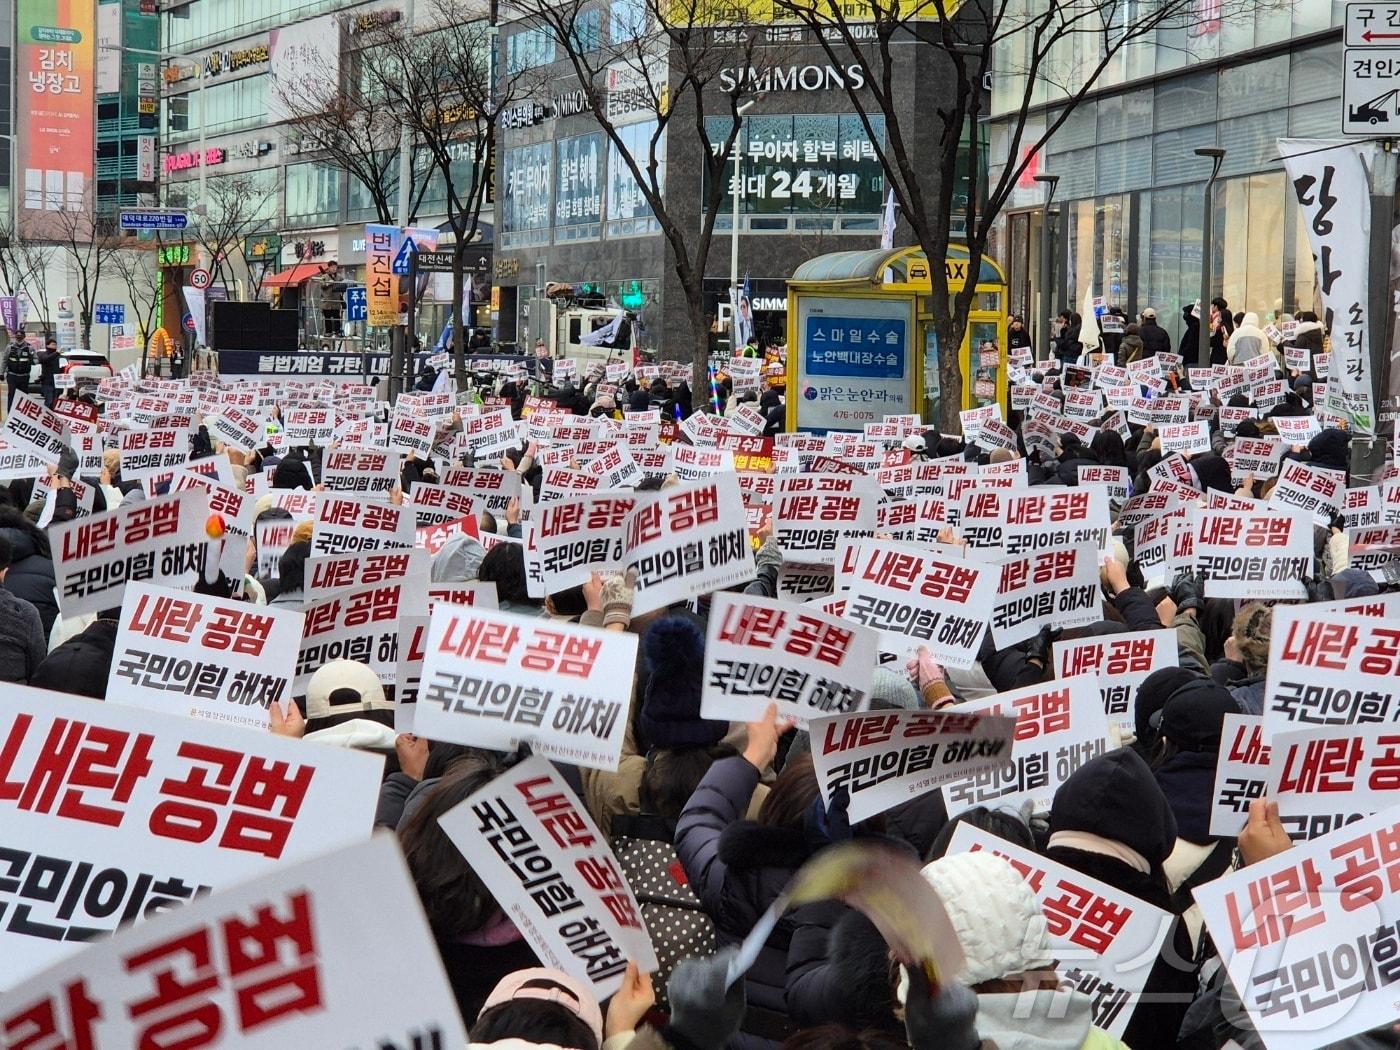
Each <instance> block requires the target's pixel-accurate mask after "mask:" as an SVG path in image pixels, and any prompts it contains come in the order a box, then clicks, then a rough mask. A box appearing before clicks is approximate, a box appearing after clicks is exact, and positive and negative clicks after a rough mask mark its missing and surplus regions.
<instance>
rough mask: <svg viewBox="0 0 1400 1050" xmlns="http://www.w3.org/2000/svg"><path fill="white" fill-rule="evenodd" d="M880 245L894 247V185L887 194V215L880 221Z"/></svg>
mask: <svg viewBox="0 0 1400 1050" xmlns="http://www.w3.org/2000/svg"><path fill="white" fill-rule="evenodd" d="M880 247H881V248H893V247H894V187H893V186H891V187H890V189H889V191H888V192H887V193H886V194H885V217H884V219H883V220H882V221H881V223H880Z"/></svg>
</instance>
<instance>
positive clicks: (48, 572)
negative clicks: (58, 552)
mask: <svg viewBox="0 0 1400 1050" xmlns="http://www.w3.org/2000/svg"><path fill="white" fill-rule="evenodd" d="M0 536H3V537H4V538H5V539H7V540H9V541H10V546H12V547H13V548H14V552H15V553H14V561H12V562H11V563H10V571H9V573H8V574H7V575H6V576H5V580H4V582H3V584H0V586H3V587H4V588H5V590H7V591H9V592H10V593H11V594H13V595H14V596H15V597H16V598H23V599H24V600H25V601H27V602H28V603H29V604H30V605H32V606H34V608H35V609H36V610H38V613H39V622H40V624H41V625H42V626H43V629H44V637H45V638H48V637H49V635H50V633H51V632H52V631H53V624H54V621H55V620H56V619H58V599H57V598H56V597H55V595H54V584H55V576H54V567H53V553H52V550H51V548H50V546H49V537H48V534H47V533H45V532H44V530H43V529H41V528H39V527H38V526H37V525H34V524H32V523H31V522H30V521H29V520H28V519H26V518H25V517H24V515H23V514H21V513H20V512H19V511H17V510H15V509H14V508H13V507H9V506H0Z"/></svg>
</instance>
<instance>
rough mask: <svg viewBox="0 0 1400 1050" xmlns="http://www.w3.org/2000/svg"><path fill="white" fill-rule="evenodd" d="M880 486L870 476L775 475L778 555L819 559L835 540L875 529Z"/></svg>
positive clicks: (810, 560)
mask: <svg viewBox="0 0 1400 1050" xmlns="http://www.w3.org/2000/svg"><path fill="white" fill-rule="evenodd" d="M879 502H880V486H879V484H878V482H877V481H876V479H875V478H873V477H862V476H855V475H849V476H848V475H840V474H797V475H792V476H787V477H781V478H779V479H778V483H777V491H776V494H775V497H774V503H773V537H774V539H776V540H777V542H778V546H779V548H781V549H782V551H783V556H784V558H789V559H791V560H793V561H801V562H808V563H816V564H824V563H827V562H830V561H831V560H832V558H833V557H834V556H835V553H836V544H837V541H839V540H842V539H849V538H851V537H853V536H868V535H871V534H872V533H873V532H874V530H875V518H876V512H877V507H878V504H879Z"/></svg>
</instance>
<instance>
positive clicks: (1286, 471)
mask: <svg viewBox="0 0 1400 1050" xmlns="http://www.w3.org/2000/svg"><path fill="white" fill-rule="evenodd" d="M1346 487H1347V477H1346V473H1345V472H1344V471H1340V470H1328V469H1326V468H1325V467H1319V466H1315V465H1314V464H1311V463H1299V462H1297V461H1294V460H1290V461H1289V462H1287V463H1285V464H1284V465H1283V470H1282V471H1281V472H1280V474H1279V480H1278V484H1277V485H1275V486H1274V491H1273V492H1272V493H1271V494H1270V495H1269V506H1270V507H1271V508H1276V509H1280V510H1282V509H1290V510H1299V511H1303V512H1304V513H1306V514H1310V515H1312V519H1313V520H1314V521H1316V522H1318V523H1319V524H1322V525H1326V524H1327V523H1328V521H1330V520H1331V517H1332V515H1333V514H1335V513H1337V512H1339V511H1340V510H1341V509H1342V496H1343V493H1345V492H1346Z"/></svg>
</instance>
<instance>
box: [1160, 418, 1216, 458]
mask: <svg viewBox="0 0 1400 1050" xmlns="http://www.w3.org/2000/svg"><path fill="white" fill-rule="evenodd" d="M1157 435H1158V437H1160V438H1161V439H1162V452H1163V453H1165V454H1168V455H1170V454H1171V453H1173V452H1180V453H1181V454H1182V455H1183V456H1194V455H1196V454H1198V453H1203V452H1209V451H1210V423H1208V422H1207V421H1206V420H1204V419H1198V420H1196V421H1195V422H1192V423H1164V424H1163V425H1162V427H1161V429H1159V430H1158V431H1157Z"/></svg>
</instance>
